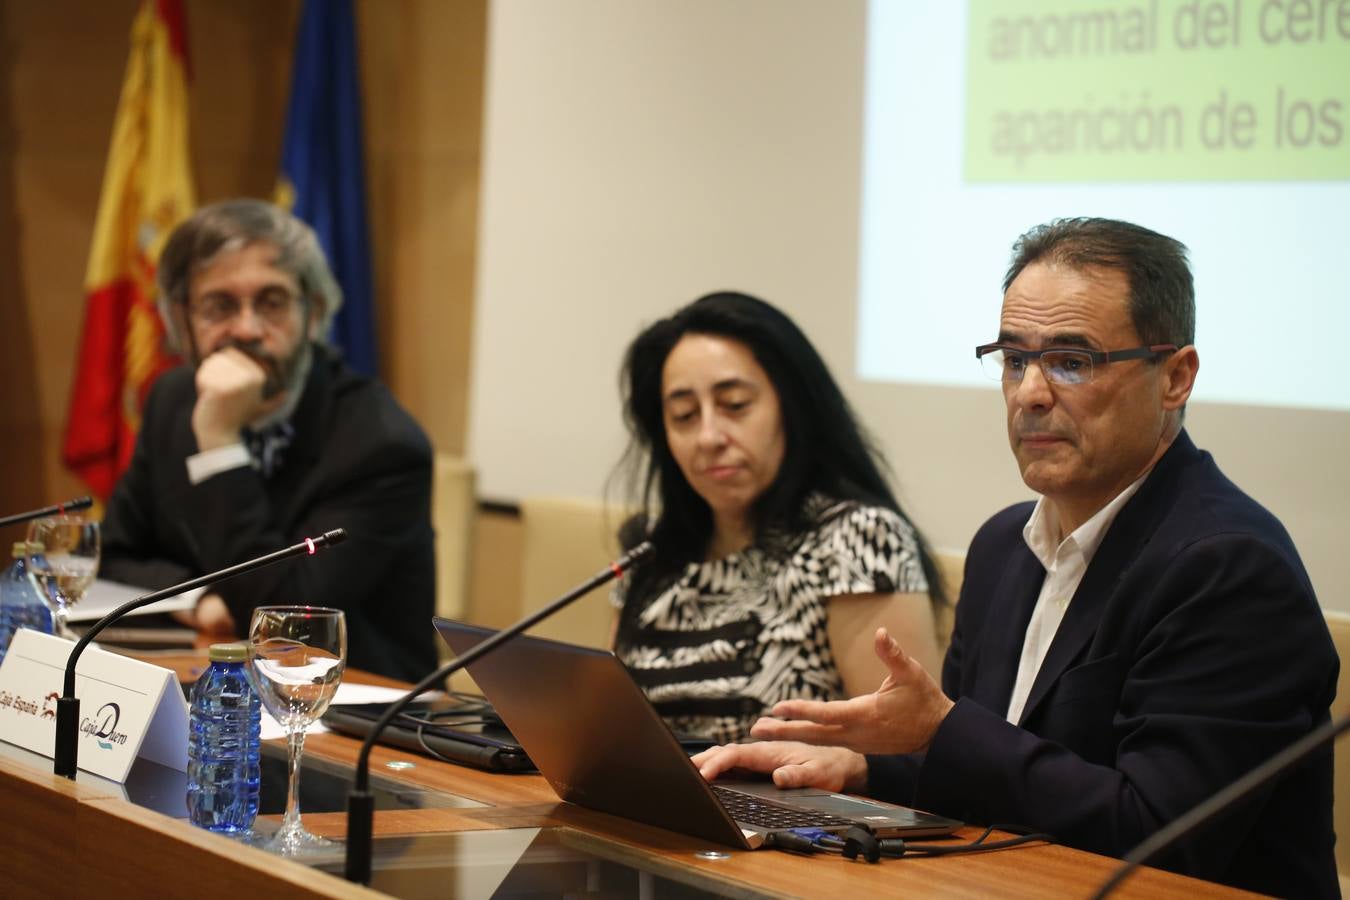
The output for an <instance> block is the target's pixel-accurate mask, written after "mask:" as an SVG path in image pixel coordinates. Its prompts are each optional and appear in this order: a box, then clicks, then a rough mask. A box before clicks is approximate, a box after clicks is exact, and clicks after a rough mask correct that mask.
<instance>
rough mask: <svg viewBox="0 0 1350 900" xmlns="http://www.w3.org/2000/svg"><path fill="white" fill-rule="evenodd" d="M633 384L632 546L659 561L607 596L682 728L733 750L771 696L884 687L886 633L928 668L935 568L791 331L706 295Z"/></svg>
mask: <svg viewBox="0 0 1350 900" xmlns="http://www.w3.org/2000/svg"><path fill="white" fill-rule="evenodd" d="M622 381H623V391H624V400H625V418H626V420H627V423H628V427H629V431H630V434H631V437H632V442H631V444H630V447H629V453H628V455H627V457H626V458H627V459H628V460H629V462H630V463H631V464H632V465H633V471H634V472H635V473H637V474H638V477H639V479H640V485H641V487H640V491H639V492H640V494H641V504H642V508H643V514H642V515H641V516H639V517H638V518H637V519H635V520H632V521H630V522H629V523H627V524H626V525H625V528H624V533H623V537H624V538H625V542H626V543H630V544H631V543H634V542H635V541H636V540H638V539H640V538H641V537H642V536H647V537H650V538H651V540H652V541H653V542H654V543H655V545H656V547H657V555H656V557H655V559H654V560H653V561H652V562H650V563H648V564H647V565H645V566H642V567H639V568H638V569H636V570H635V571H634V572H633V573H632V574H631V575H630V576H629V577H627V578H626V579H625V580H624V581H623V582H622V583H621V584H620V586H619V587H618V588H617V590H616V591H615V604H616V605H617V606H618V608H619V616H618V623H617V630H616V633H615V650H616V652H617V653H618V655H619V657H620V658H621V659H622V660H623V661H624V663H626V664H627V666H628V667H629V669H630V671H632V673H633V676H634V677H635V678H636V679H637V681H638V683H639V684H641V685H642V687H643V690H645V691H646V693H647V696H648V697H649V698H650V699H651V700H652V702H653V703H654V704H655V706H656V708H657V709H658V710H659V711H660V712H661V713H662V715H664V716H665V717H666V719H667V721H669V722H670V724H671V726H672V727H673V728H675V729H676V730H678V731H683V732H688V733H691V734H697V735H702V736H705V737H708V738H711V739H713V740H716V741H721V742H726V741H735V740H740V739H743V738H745V737H747V736H748V734H749V730H750V726H751V724H753V723H754V721H755V720H756V719H757V718H758V717H759V716H760V715H762V714H764V713H766V712H767V711H768V710H769V709H770V708H772V707H773V705H774V704H775V703H776V702H778V701H779V700H783V699H787V698H805V699H816V700H827V699H840V698H844V697H849V696H857V695H859V694H863V693H867V692H869V691H872V690H875V689H876V688H877V686H878V685H879V684H880V683H881V680H882V678H883V677H884V676H885V669H884V667H883V666H882V665H881V663H880V662H879V661H878V660H877V658H876V656H875V654H874V652H873V650H872V638H873V634H874V633H875V631H876V629H877V627H878V626H882V625H885V626H886V627H887V628H888V629H889V630H890V633H891V634H892V635H893V636H895V637H896V639H897V640H898V641H900V643H901V645H902V646H903V647H904V648H905V649H906V651H908V652H909V653H910V654H911V655H912V656H914V657H916V658H917V659H918V660H919V661H920V662H921V663H922V664H923V665H924V666H925V667H927V668H928V669H929V671H936V668H937V665H938V659H937V656H938V651H937V641H936V634H935V631H934V618H933V605H934V604H941V603H943V602H944V598H943V596H942V591H941V586H940V582H939V579H938V573H937V569H936V568H935V566H934V564H933V561H932V558H931V555H930V554H929V552H928V549H927V547H926V545H925V543H924V540H923V537H922V536H921V535H920V534H919V531H918V529H916V528H915V527H914V526H913V525H912V524H911V523H910V521H909V520H908V518H907V517H906V516H905V514H904V513H903V511H902V510H901V509H900V506H899V504H898V503H897V502H896V499H895V496H894V494H893V493H892V492H891V489H890V488H889V486H888V485H887V483H886V479H885V477H884V476H883V475H882V470H883V468H884V465H885V464H884V462H883V461H882V460H881V458H880V456H879V454H878V453H877V452H876V450H874V449H873V447H872V445H871V442H870V441H869V439H868V438H867V436H866V435H865V433H864V431H863V429H862V427H861V426H860V425H859V424H858V422H857V420H856V418H855V417H854V415H853V412H852V410H851V409H850V408H849V404H848V402H847V401H846V400H845V399H844V396H843V394H842V393H841V392H840V390H839V387H838V386H837V385H836V384H835V382H834V379H833V378H832V377H831V376H830V373H829V370H828V369H827V368H826V366H825V363H824V361H823V360H822V359H821V358H820V355H819V354H818V353H817V352H816V350H815V348H814V347H812V346H811V343H810V341H808V340H807V338H806V336H805V335H804V334H803V333H802V332H801V330H800V329H799V328H798V327H797V326H796V325H795V324H794V323H793V322H792V320H791V319H789V318H788V317H787V316H786V315H784V314H783V313H782V312H780V311H779V310H778V309H776V308H774V307H773V306H771V305H769V304H768V303H765V302H764V301H762V300H758V299H756V298H754V297H750V296H747V295H745V294H737V293H717V294H709V295H708V296H706V297H702V298H700V299H699V300H696V301H695V302H693V303H691V304H689V305H688V306H686V307H684V308H683V309H681V310H679V311H678V312H676V313H675V314H674V315H673V316H671V317H669V318H666V319H662V320H660V321H659V322H657V323H655V324H654V325H652V326H650V327H649V328H647V329H646V330H645V331H643V332H642V333H641V334H640V335H638V337H637V339H636V340H634V342H633V343H632V345H631V346H630V347H629V348H628V352H627V354H626V357H625V360H624V366H623V377H622Z"/></svg>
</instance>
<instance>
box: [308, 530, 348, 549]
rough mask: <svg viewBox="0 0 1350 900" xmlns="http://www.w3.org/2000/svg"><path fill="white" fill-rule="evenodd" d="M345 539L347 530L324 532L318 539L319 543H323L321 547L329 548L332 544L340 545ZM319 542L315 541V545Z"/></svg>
mask: <svg viewBox="0 0 1350 900" xmlns="http://www.w3.org/2000/svg"><path fill="white" fill-rule="evenodd" d="M346 539H347V529H345V528H334V529H333V530H332V531H325V532H324V533H323V536H322V537H320V538H319V541H322V542H323V546H325V547H331V546H333V545H334V544H340V543H342V542H343V541H345V540H346ZM319 541H316V542H315V543H318V542H319Z"/></svg>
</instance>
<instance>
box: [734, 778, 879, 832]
mask: <svg viewBox="0 0 1350 900" xmlns="http://www.w3.org/2000/svg"><path fill="white" fill-rule="evenodd" d="M712 789H713V793H714V794H716V795H717V799H718V800H719V801H721V803H722V806H723V807H724V808H725V809H726V811H727V812H728V813H730V814H731V818H733V819H735V820H736V821H737V822H744V823H745V824H747V825H754V826H756V827H758V828H770V829H778V828H847V827H848V826H850V825H852V824H854V823H853V822H851V821H849V820H848V819H841V818H839V817H838V816H832V815H829V814H828V813H818V812H812V811H810V810H805V809H798V808H796V807H792V806H786V805H784V804H782V803H775V802H774V801H772V800H765V799H764V798H763V797H756V796H755V795H753V794H743V793H741V792H740V791H737V790H733V789H732V788H727V787H720V786H718V785H715V784H714V785H712Z"/></svg>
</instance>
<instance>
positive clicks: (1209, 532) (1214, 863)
mask: <svg viewBox="0 0 1350 900" xmlns="http://www.w3.org/2000/svg"><path fill="white" fill-rule="evenodd" d="M1031 508H1032V507H1031V504H1019V505H1017V506H1013V507H1010V508H1009V509H1006V510H1004V511H1003V512H1001V513H999V514H998V515H996V516H994V517H993V518H992V519H990V520H989V522H987V523H986V524H985V525H984V527H982V528H981V529H980V531H979V533H978V534H977V535H976V536H975V539H974V541H973V542H972V544H971V548H970V552H969V554H968V555H967V558H966V574H965V581H964V583H963V585H962V589H961V600H960V603H959V604H958V605H957V612H956V629H955V632H954V635H953V639H952V646H951V650H950V651H949V652H948V655H947V659H946V663H945V665H944V667H943V689H944V691H945V692H946V693H947V695H948V696H949V697H951V698H952V699H954V700H956V701H957V703H956V706H955V708H954V709H953V710H952V712H951V714H950V715H949V716H948V717H947V719H946V720H945V721H944V722H943V724H942V726H941V727H940V728H939V729H938V732H937V735H936V737H935V739H934V740H933V743H932V744H931V745H930V746H929V748H928V751H927V753H926V754H925V755H915V756H908V757H870V758H869V784H870V788H871V790H872V791H873V792H874V793H877V794H879V795H881V796H886V797H890V798H902V800H903V802H909V803H912V804H913V805H915V806H918V807H921V808H924V809H929V810H932V811H934V812H938V813H943V814H946V815H949V816H953V817H956V818H961V819H964V820H965V821H968V822H972V823H983V824H990V823H1016V824H1021V825H1026V826H1030V827H1032V828H1035V829H1036V830H1039V831H1048V832H1050V833H1052V834H1054V835H1056V836H1057V837H1058V838H1059V839H1060V840H1061V841H1063V842H1064V843H1066V844H1069V845H1071V846H1074V847H1079V848H1082V849H1085V850H1091V851H1095V852H1097V853H1104V854H1109V855H1112V856H1121V855H1124V854H1125V853H1127V852H1128V851H1129V850H1130V849H1131V848H1133V847H1134V846H1135V845H1136V844H1138V843H1139V842H1140V841H1142V840H1143V839H1144V838H1146V837H1148V836H1149V835H1150V834H1152V833H1153V832H1154V831H1156V830H1158V829H1159V828H1160V827H1162V826H1163V825H1166V824H1167V823H1168V822H1170V821H1171V820H1173V819H1175V818H1177V817H1178V816H1179V815H1181V814H1182V813H1184V812H1186V811H1187V810H1189V809H1190V808H1191V807H1193V806H1195V805H1196V804H1197V803H1199V802H1200V801H1202V800H1204V799H1205V798H1207V797H1209V796H1210V795H1211V794H1213V793H1214V792H1216V791H1217V790H1219V789H1220V788H1222V787H1224V786H1225V785H1227V784H1229V783H1230V782H1232V781H1234V780H1236V779H1237V778H1238V777H1240V776H1241V775H1243V774H1245V773H1246V772H1247V771H1249V770H1250V769H1252V768H1253V767H1255V766H1256V765H1258V764H1259V763H1261V762H1262V761H1264V760H1266V759H1267V758H1269V757H1270V756H1272V755H1273V754H1275V753H1276V752H1277V751H1279V750H1280V749H1282V748H1283V747H1285V746H1287V745H1288V744H1291V743H1293V742H1294V741H1295V740H1297V739H1298V738H1299V737H1301V736H1303V735H1305V734H1307V733H1308V732H1309V731H1311V730H1312V729H1313V728H1315V727H1316V726H1318V725H1319V724H1321V723H1323V722H1325V721H1327V719H1328V708H1329V706H1330V703H1331V700H1332V697H1333V696H1334V694H1335V690H1336V674H1337V671H1338V669H1339V662H1338V659H1337V656H1336V651H1335V649H1334V647H1333V646H1332V643H1331V638H1330V635H1329V634H1328V632H1327V628H1326V622H1325V620H1324V618H1323V616H1322V612H1321V610H1320V609H1319V607H1318V604H1317V599H1316V597H1315V596H1314V595H1313V590H1312V586H1311V584H1310V583H1309V581H1308V576H1307V573H1306V572H1305V571H1304V569H1303V564H1302V562H1301V561H1300V560H1299V557H1298V553H1297V551H1295V549H1294V546H1293V543H1292V542H1291V541H1290V539H1289V536H1288V534H1287V533H1286V532H1285V530H1284V528H1283V526H1281V525H1280V523H1279V522H1278V521H1277V520H1276V519H1275V517H1274V516H1272V515H1271V514H1270V513H1269V512H1267V511H1266V510H1265V509H1263V508H1262V507H1261V506H1259V505H1258V504H1257V503H1256V502H1255V501H1253V500H1252V499H1251V498H1249V497H1248V496H1246V495H1245V494H1243V493H1242V492H1241V491H1240V490H1238V488H1237V487H1236V486H1234V485H1233V484H1232V482H1230V481H1229V480H1228V479H1227V478H1225V477H1224V475H1223V474H1222V473H1221V472H1220V471H1219V469H1218V467H1217V466H1215V465H1214V461H1213V460H1212V459H1211V458H1210V456H1209V454H1207V453H1204V452H1202V451H1200V450H1197V449H1196V447H1195V445H1194V444H1193V443H1191V440H1190V438H1189V437H1188V436H1187V435H1186V434H1185V433H1184V432H1183V433H1182V434H1181V435H1180V436H1179V437H1178V439H1177V440H1176V441H1175V443H1174V444H1173V446H1172V447H1171V448H1169V449H1168V451H1167V452H1166V453H1165V454H1164V455H1163V457H1162V459H1161V460H1159V462H1158V464H1157V465H1156V466H1155V467H1154V469H1153V471H1152V472H1151V473H1150V474H1149V476H1148V478H1147V479H1146V480H1145V481H1144V483H1143V484H1142V485H1141V486H1140V489H1139V491H1138V492H1137V493H1136V494H1135V495H1134V496H1133V497H1132V498H1130V500H1129V501H1128V502H1127V503H1126V505H1125V506H1124V507H1123V508H1122V509H1121V511H1120V514H1119V515H1118V516H1117V518H1116V520H1115V521H1114V523H1112V525H1111V527H1110V529H1109V530H1108V531H1107V533H1106V535H1105V537H1104V539H1103V540H1102V543H1101V545H1100V547H1099V548H1098V550H1097V553H1096V555H1095V556H1094V557H1093V559H1092V562H1091V564H1090V565H1089V566H1088V569H1087V572H1086V573H1085V575H1084V576H1083V580H1082V582H1081V584H1080V585H1079V587H1078V590H1077V592H1076V593H1075V594H1074V597H1073V600H1072V602H1071V603H1070V605H1069V608H1068V611H1067V613H1066V614H1065V617H1064V621H1063V623H1062V624H1061V625H1060V628H1059V631H1058V632H1057V633H1056V635H1055V638H1054V641H1053V642H1052V644H1051V646H1050V649H1049V652H1048V653H1047V655H1046V658H1045V661H1044V663H1043V664H1042V666H1041V670H1040V672H1039V674H1038V675H1037V677H1036V681H1035V683H1034V684H1033V686H1032V689H1031V693H1030V696H1029V697H1028V700H1027V705H1026V710H1025V712H1024V713H1023V716H1022V720H1021V722H1020V727H1018V726H1014V725H1012V724H1010V723H1008V722H1007V721H1005V720H1004V715H1005V714H1006V712H1007V709H1008V700H1009V697H1010V696H1011V693H1012V686H1013V682H1014V680H1015V678H1016V674H1017V666H1018V662H1019V659H1020V656H1021V652H1022V643H1023V636H1024V634H1025V632H1026V626H1027V622H1028V621H1029V619H1030V618H1031V612H1032V609H1033V607H1034V606H1035V603H1036V597H1037V595H1038V594H1039V593H1040V588H1041V584H1042V582H1043V581H1044V578H1045V570H1044V569H1043V568H1042V567H1041V565H1040V563H1039V562H1038V561H1037V560H1036V558H1035V557H1034V556H1033V555H1032V553H1031V551H1030V550H1029V549H1028V548H1027V546H1026V543H1025V542H1024V541H1023V539H1022V527H1023V525H1025V524H1026V521H1027V519H1028V517H1029V515H1030V513H1031ZM1331 807H1332V755H1331V751H1330V749H1329V748H1328V749H1327V750H1326V751H1325V752H1323V753H1321V754H1319V755H1318V756H1316V757H1315V758H1314V759H1312V760H1311V761H1310V762H1308V763H1307V764H1306V765H1304V766H1303V767H1302V768H1300V769H1298V770H1297V771H1295V772H1294V773H1292V774H1290V775H1289V776H1288V777H1287V778H1285V779H1284V780H1283V781H1281V782H1279V783H1278V784H1276V785H1274V786H1272V787H1269V788H1267V789H1266V790H1265V791H1264V792H1262V793H1260V794H1259V795H1258V796H1257V797H1256V798H1255V799H1253V800H1252V801H1251V802H1249V803H1247V804H1245V805H1243V806H1241V807H1239V808H1237V809H1234V810H1233V811H1232V812H1231V813H1230V814H1229V815H1228V816H1227V817H1226V818H1224V819H1221V820H1219V821H1216V822H1212V823H1210V824H1209V825H1208V826H1207V827H1206V828H1204V829H1202V830H1201V831H1199V832H1197V833H1196V834H1195V835H1194V836H1193V837H1192V838H1191V839H1190V840H1188V841H1186V842H1184V843H1183V844H1182V845H1181V846H1180V847H1179V848H1178V849H1177V850H1176V851H1174V852H1173V853H1172V854H1171V855H1168V856H1164V857H1162V858H1160V859H1158V860H1155V861H1154V862H1153V863H1152V864H1154V865H1159V866H1162V867H1165V868H1169V869H1173V870H1175V871H1178V872H1183V873H1185V874H1188V875H1193V876H1196V877H1199V878H1205V879H1209V880H1213V881H1220V882H1225V883H1227V884H1232V885H1236V886H1238V887H1243V888H1247V889H1249V890H1254V891H1259V892H1261V893H1268V894H1275V895H1278V896H1283V897H1327V896H1337V893H1338V887H1337V880H1336V864H1335V859H1334V857H1333V846H1334V843H1335V835H1334V833H1333V829H1332V818H1331Z"/></svg>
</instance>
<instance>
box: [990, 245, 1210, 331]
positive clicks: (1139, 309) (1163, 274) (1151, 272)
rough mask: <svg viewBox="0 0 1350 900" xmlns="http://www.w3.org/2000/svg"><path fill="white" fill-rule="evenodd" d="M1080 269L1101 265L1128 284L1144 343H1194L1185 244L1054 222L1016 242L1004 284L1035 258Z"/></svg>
mask: <svg viewBox="0 0 1350 900" xmlns="http://www.w3.org/2000/svg"><path fill="white" fill-rule="evenodd" d="M1042 259H1044V260H1046V261H1047V262H1052V263H1060V264H1063V265H1067V266H1069V267H1070V268H1073V269H1078V270H1081V269H1083V268H1086V267H1089V266H1101V267H1103V268H1107V269H1116V270H1117V271H1120V272H1123V273H1124V274H1125V277H1126V278H1127V279H1128V281H1129V285H1130V297H1129V311H1130V319H1131V322H1132V324H1133V325H1134V330H1135V332H1136V333H1137V334H1138V335H1139V337H1140V339H1141V340H1142V341H1143V342H1144V343H1145V344H1176V345H1177V346H1178V347H1185V346H1186V345H1187V344H1193V343H1195V285H1194V283H1193V282H1192V280H1191V267H1190V264H1189V262H1188V261H1187V259H1186V245H1185V244H1182V243H1181V242H1180V241H1178V240H1175V239H1173V238H1170V237H1167V236H1166V235H1163V234H1158V233H1157V232H1156V231H1150V230H1149V229H1147V228H1144V227H1142V226H1139V225H1134V224H1132V223H1130V222H1121V221H1118V220H1115V219H1088V218H1081V219H1056V220H1054V221H1053V222H1050V223H1048V224H1046V225H1039V226H1037V227H1036V228H1033V229H1031V230H1030V231H1028V232H1027V233H1026V234H1024V235H1022V236H1021V237H1020V238H1018V239H1017V243H1016V244H1015V245H1014V246H1013V259H1012V264H1011V265H1010V266H1009V267H1008V273H1007V275H1006V276H1005V277H1004V279H1003V290H1004V292H1005V293H1006V292H1007V290H1008V287H1009V285H1011V284H1012V283H1013V280H1014V279H1015V278H1017V276H1018V275H1019V274H1021V272H1022V270H1023V269H1024V268H1026V267H1027V266H1028V265H1030V264H1032V263H1034V262H1037V261H1039V260H1042Z"/></svg>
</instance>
